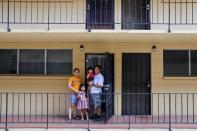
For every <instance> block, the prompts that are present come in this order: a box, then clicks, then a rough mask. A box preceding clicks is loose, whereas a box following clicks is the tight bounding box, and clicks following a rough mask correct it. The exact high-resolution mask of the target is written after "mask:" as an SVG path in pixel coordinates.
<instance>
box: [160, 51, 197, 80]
mask: <svg viewBox="0 0 197 131" xmlns="http://www.w3.org/2000/svg"><path fill="white" fill-rule="evenodd" d="M163 57H164V58H163V59H164V76H174V77H177V76H178V77H179V76H180V77H181V76H182V77H184V76H197V50H195V51H194V50H164V54H163Z"/></svg>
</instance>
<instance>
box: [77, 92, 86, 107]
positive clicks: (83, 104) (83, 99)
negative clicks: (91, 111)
mask: <svg viewBox="0 0 197 131" xmlns="http://www.w3.org/2000/svg"><path fill="white" fill-rule="evenodd" d="M79 96H80V98H79V100H78V103H77V109H79V110H81V109H88V99H87V97H86V94H85V92H83V93H81V94H79Z"/></svg>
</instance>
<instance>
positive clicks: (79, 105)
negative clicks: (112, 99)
mask: <svg viewBox="0 0 197 131" xmlns="http://www.w3.org/2000/svg"><path fill="white" fill-rule="evenodd" d="M86 82H87V87H86V84H83V83H82V82H81V78H80V70H79V69H78V68H75V69H74V70H73V75H72V76H71V77H70V78H69V81H68V88H69V89H70V90H71V92H72V93H71V94H70V95H69V99H70V108H69V121H68V122H71V120H72V119H79V118H78V117H77V112H78V111H80V116H81V120H84V115H85V118H86V120H89V116H88V114H89V112H90V111H91V110H90V105H89V103H92V104H93V107H94V109H93V111H94V114H95V116H94V117H95V118H96V120H100V118H101V92H102V87H103V83H104V77H103V75H102V74H101V66H99V65H97V66H95V67H94V68H93V67H89V68H88V73H87V77H86ZM88 94H90V97H89V96H88Z"/></svg>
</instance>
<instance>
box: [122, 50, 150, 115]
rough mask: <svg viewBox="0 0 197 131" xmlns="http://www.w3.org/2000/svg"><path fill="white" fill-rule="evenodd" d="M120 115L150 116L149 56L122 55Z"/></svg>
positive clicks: (136, 54)
mask: <svg viewBox="0 0 197 131" xmlns="http://www.w3.org/2000/svg"><path fill="white" fill-rule="evenodd" d="M122 86H123V87H122V93H123V95H122V114H123V115H150V114H151V94H150V93H151V55H150V54H149V53H124V54H123V56H122Z"/></svg>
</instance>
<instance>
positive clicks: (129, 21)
mask: <svg viewBox="0 0 197 131" xmlns="http://www.w3.org/2000/svg"><path fill="white" fill-rule="evenodd" d="M149 5H150V0H122V28H123V29H142V30H144V29H150V18H149V17H150V15H149V13H150V11H149V10H150V8H149Z"/></svg>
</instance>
